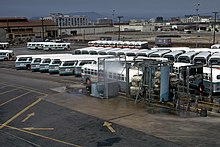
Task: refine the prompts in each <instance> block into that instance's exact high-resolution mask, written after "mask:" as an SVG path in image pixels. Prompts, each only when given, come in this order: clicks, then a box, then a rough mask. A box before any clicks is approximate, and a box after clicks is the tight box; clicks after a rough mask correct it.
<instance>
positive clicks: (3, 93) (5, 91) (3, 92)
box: [0, 88, 17, 95]
mask: <svg viewBox="0 0 220 147" xmlns="http://www.w3.org/2000/svg"><path fill="white" fill-rule="evenodd" d="M15 90H17V88H15V89H11V90H8V91H5V92H2V93H0V95H1V94H5V93H9V92H12V91H15Z"/></svg>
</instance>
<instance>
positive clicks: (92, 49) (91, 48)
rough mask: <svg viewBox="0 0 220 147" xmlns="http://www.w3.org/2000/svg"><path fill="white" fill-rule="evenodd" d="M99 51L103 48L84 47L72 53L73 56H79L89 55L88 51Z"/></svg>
mask: <svg viewBox="0 0 220 147" xmlns="http://www.w3.org/2000/svg"><path fill="white" fill-rule="evenodd" d="M99 49H104V48H103V47H84V48H80V49H76V50H75V51H74V54H75V55H80V54H89V51H95V50H99Z"/></svg>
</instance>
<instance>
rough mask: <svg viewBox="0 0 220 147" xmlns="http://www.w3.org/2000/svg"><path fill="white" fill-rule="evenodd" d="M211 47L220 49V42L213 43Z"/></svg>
mask: <svg viewBox="0 0 220 147" xmlns="http://www.w3.org/2000/svg"><path fill="white" fill-rule="evenodd" d="M211 49H220V44H213V45H212V46H211Z"/></svg>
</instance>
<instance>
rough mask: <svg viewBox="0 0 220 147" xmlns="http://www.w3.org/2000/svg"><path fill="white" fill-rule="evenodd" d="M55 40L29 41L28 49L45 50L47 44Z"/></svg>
mask: <svg viewBox="0 0 220 147" xmlns="http://www.w3.org/2000/svg"><path fill="white" fill-rule="evenodd" d="M50 43H53V42H27V49H30V50H43V46H44V45H45V44H50Z"/></svg>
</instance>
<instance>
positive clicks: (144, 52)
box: [136, 50, 158, 57]
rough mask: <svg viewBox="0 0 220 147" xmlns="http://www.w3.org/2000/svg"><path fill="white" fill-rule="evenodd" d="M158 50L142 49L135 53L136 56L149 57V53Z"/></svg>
mask: <svg viewBox="0 0 220 147" xmlns="http://www.w3.org/2000/svg"><path fill="white" fill-rule="evenodd" d="M157 51H158V50H144V51H140V52H137V53H136V56H144V57H149V55H150V54H152V53H154V52H157Z"/></svg>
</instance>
